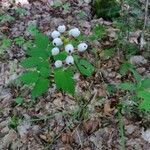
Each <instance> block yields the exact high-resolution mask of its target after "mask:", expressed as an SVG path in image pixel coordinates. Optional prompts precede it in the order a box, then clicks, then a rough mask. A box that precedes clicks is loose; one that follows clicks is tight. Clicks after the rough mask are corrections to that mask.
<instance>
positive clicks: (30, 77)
mask: <svg viewBox="0 0 150 150" xmlns="http://www.w3.org/2000/svg"><path fill="white" fill-rule="evenodd" d="M38 77H39V73H38V72H36V71H29V72H26V73H24V74H22V75H21V76H20V77H19V80H21V81H22V82H23V83H25V84H31V83H35V82H36V81H37V80H38Z"/></svg>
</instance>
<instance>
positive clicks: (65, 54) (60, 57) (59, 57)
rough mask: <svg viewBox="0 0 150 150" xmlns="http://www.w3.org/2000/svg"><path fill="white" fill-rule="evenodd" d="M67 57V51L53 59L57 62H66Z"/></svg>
mask: <svg viewBox="0 0 150 150" xmlns="http://www.w3.org/2000/svg"><path fill="white" fill-rule="evenodd" d="M67 55H68V54H67V53H66V52H65V51H63V52H60V53H59V54H58V55H56V56H54V57H53V58H54V60H55V61H56V60H65V59H66V57H67Z"/></svg>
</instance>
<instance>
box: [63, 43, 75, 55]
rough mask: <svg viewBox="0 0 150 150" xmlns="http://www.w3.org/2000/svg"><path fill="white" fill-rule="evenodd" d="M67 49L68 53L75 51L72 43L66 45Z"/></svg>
mask: <svg viewBox="0 0 150 150" xmlns="http://www.w3.org/2000/svg"><path fill="white" fill-rule="evenodd" d="M65 51H66V52H67V53H72V52H73V51H74V47H73V45H72V44H67V45H66V46H65Z"/></svg>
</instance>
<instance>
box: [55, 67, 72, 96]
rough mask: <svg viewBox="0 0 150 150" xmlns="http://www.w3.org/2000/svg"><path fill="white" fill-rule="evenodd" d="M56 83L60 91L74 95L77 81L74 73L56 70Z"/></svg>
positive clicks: (67, 70) (68, 70)
mask: <svg viewBox="0 0 150 150" xmlns="http://www.w3.org/2000/svg"><path fill="white" fill-rule="evenodd" d="M54 81H55V83H56V86H57V88H58V89H60V90H63V91H65V92H68V93H70V94H74V92H75V81H74V79H73V72H72V70H70V69H66V70H63V69H55V70H54Z"/></svg>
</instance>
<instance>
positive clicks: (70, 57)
mask: <svg viewBox="0 0 150 150" xmlns="http://www.w3.org/2000/svg"><path fill="white" fill-rule="evenodd" d="M66 63H67V64H68V65H72V64H74V58H73V57H72V56H67V58H66Z"/></svg>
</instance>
